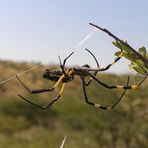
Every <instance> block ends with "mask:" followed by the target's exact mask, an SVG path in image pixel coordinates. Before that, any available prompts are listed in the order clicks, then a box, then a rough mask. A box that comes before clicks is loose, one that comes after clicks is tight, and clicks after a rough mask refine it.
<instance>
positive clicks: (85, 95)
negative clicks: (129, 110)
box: [82, 77, 129, 111]
mask: <svg viewBox="0 0 148 148" xmlns="http://www.w3.org/2000/svg"><path fill="white" fill-rule="evenodd" d="M128 83H129V77H128V79H127V84H126V85H128ZM82 86H83V93H84V98H85V101H86V103H87V104H88V105H92V106H95V107H97V108H100V109H103V110H109V111H111V110H112V109H113V108H114V107H115V106H116V105H117V104H118V103H119V102H120V101H121V99H122V98H123V96H124V94H125V93H126V91H127V89H125V90H124V91H123V93H122V94H121V96H120V97H119V98H118V99H117V100H116V101H115V103H114V104H113V105H112V106H102V105H100V104H98V103H93V102H90V101H89V100H88V96H87V93H86V87H85V84H84V77H83V78H82Z"/></svg>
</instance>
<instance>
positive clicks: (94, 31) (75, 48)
mask: <svg viewBox="0 0 148 148" xmlns="http://www.w3.org/2000/svg"><path fill="white" fill-rule="evenodd" d="M97 31H98V30H97V29H96V28H93V29H92V30H91V32H90V33H89V34H88V35H86V36H85V37H84V38H83V39H82V40H81V41H80V42H79V43H78V44H76V45H75V46H74V52H76V51H77V50H78V47H80V46H82V45H83V44H84V43H85V42H86V41H87V40H88V39H89V38H90V37H92V36H93V35H94V34H95V33H96V32H97ZM44 64H45V63H41V64H36V65H34V66H33V67H31V68H29V69H26V70H24V71H22V72H19V73H17V74H15V75H13V76H11V77H9V78H7V79H5V80H2V81H1V82H0V85H2V84H4V83H6V82H8V81H11V80H13V79H15V78H16V75H17V76H21V75H23V74H24V73H27V72H29V71H31V70H33V69H36V68H38V67H40V66H43V65H44Z"/></svg>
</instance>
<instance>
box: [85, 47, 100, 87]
mask: <svg viewBox="0 0 148 148" xmlns="http://www.w3.org/2000/svg"><path fill="white" fill-rule="evenodd" d="M85 50H86V51H88V52H89V53H90V54H91V55H92V57H93V58H94V60H95V62H96V64H97V68H99V62H98V60H97V58H96V57H95V55H94V54H93V53H92V52H91V51H90V50H88V49H87V48H85ZM97 73H98V71H95V72H94V74H93V75H94V76H96V75H97ZM91 81H92V78H90V79H89V80H88V82H85V81H84V83H85V85H86V86H88V85H89V84H90V83H91Z"/></svg>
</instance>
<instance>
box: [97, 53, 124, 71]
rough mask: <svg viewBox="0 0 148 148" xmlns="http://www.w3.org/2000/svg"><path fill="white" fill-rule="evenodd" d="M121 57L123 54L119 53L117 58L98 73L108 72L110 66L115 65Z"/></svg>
mask: <svg viewBox="0 0 148 148" xmlns="http://www.w3.org/2000/svg"><path fill="white" fill-rule="evenodd" d="M122 57H123V52H122V51H121V54H120V55H119V56H117V57H116V58H115V59H114V61H113V62H112V63H111V64H109V65H107V66H106V67H104V68H100V69H99V70H98V71H106V70H108V69H109V68H110V67H111V66H112V65H114V64H115V63H117V62H118V61H119V60H120V59H121V58H122Z"/></svg>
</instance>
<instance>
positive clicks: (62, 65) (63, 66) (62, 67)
mask: <svg viewBox="0 0 148 148" xmlns="http://www.w3.org/2000/svg"><path fill="white" fill-rule="evenodd" d="M73 54H74V51H73V52H72V53H70V54H69V55H68V56H67V57H66V58H65V59H64V61H63V64H62V62H61V58H60V56H58V57H59V61H60V67H61V69H62V72H63V73H64V75H65V77H66V76H67V74H66V72H65V70H64V68H65V64H66V61H67V59H69V58H70V57H71V56H72V55H73Z"/></svg>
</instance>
